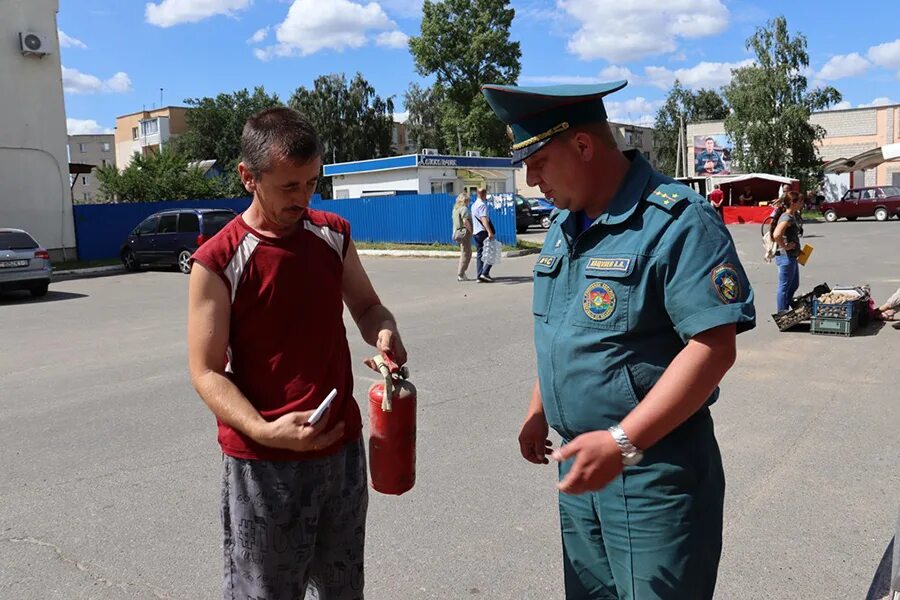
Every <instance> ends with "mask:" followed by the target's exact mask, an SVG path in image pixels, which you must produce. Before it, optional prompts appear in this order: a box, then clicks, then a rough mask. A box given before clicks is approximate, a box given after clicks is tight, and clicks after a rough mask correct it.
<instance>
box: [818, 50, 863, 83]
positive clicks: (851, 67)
mask: <svg viewBox="0 0 900 600" xmlns="http://www.w3.org/2000/svg"><path fill="white" fill-rule="evenodd" d="M871 66H872V63H870V62H869V61H867V60H866V59H865V58H863V57H862V56H860V55H859V53H858V52H854V53H852V54H841V55H838V56H832V57H831V58H830V59H828V62H827V63H825V66H823V67H822V70H821V71H819V73H818V75H816V79H821V80H824V81H834V80H836V79H844V78H845V77H857V76H859V75H862V74H863V73H865V72H866V71H868V70H869V68H870V67H871Z"/></svg>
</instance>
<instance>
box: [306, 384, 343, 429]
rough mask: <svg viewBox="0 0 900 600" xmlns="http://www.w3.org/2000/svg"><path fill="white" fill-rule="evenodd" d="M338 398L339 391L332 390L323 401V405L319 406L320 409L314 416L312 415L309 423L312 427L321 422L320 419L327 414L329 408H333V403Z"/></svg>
mask: <svg viewBox="0 0 900 600" xmlns="http://www.w3.org/2000/svg"><path fill="white" fill-rule="evenodd" d="M336 397H337V390H336V389H334V390H331V392H329V394H328V395H327V396H325V399H324V400H322V404H320V405H319V408H317V409H316V412H314V413H313V414H312V415H310V417H309V420H308V421H307V423H308V424H310V425H315V424H316V423H318V422H319V419H321V418H322V415H324V414H325V411H326V410H328V407H329V406H331V401H332V400H334V399H335V398H336Z"/></svg>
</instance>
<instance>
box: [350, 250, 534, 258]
mask: <svg viewBox="0 0 900 600" xmlns="http://www.w3.org/2000/svg"><path fill="white" fill-rule="evenodd" d="M538 252H540V250H538V249H537V248H534V249H532V248H526V249H524V250H509V251H507V252H504V253H503V255H502V256H503V258H516V257H518V256H526V255H528V254H537V253H538ZM357 253H358V254H359V255H360V256H400V257H405V258H459V252H458V251H456V250H357Z"/></svg>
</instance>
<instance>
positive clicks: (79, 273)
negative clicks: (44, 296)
mask: <svg viewBox="0 0 900 600" xmlns="http://www.w3.org/2000/svg"><path fill="white" fill-rule="evenodd" d="M126 272H127V271H126V270H125V267H124V266H122V265H109V266H106V267H88V268H86V269H68V270H65V271H53V274H52V275H51V278H52V279H53V280H60V279H81V278H88V277H100V276H103V275H114V274H117V273H126Z"/></svg>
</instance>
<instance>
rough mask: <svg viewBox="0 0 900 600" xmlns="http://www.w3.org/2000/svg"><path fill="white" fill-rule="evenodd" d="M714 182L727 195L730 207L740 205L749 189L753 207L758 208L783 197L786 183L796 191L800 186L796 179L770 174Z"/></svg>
mask: <svg viewBox="0 0 900 600" xmlns="http://www.w3.org/2000/svg"><path fill="white" fill-rule="evenodd" d="M713 181H714V183H716V184H718V186H719V188H720V189H721V190H722V191H723V192H724V193H725V198H726V199H727V200H728V203H727V204H728V205H729V206H730V205H735V204H738V203H739V198H740V196H741V194H742V193H743V192H744V190H745V189H748V188H749V190H750V194H751V195H752V197H753V205H754V206H756V205H759V203H760V202H771V201H772V200H774V199H776V198H778V196H780V195H781V186H782V185H784V184H785V183H786V184H788V185H790V186H791V189H792V190H795V191H797V189H798V186H799V181H798V180H796V179H792V178H791V177H782V176H780V175H770V174H769V173H748V174H746V175H738V176H736V177H729V178H728V179H724V180H723V179H719V178H716V179H714V180H713Z"/></svg>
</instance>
